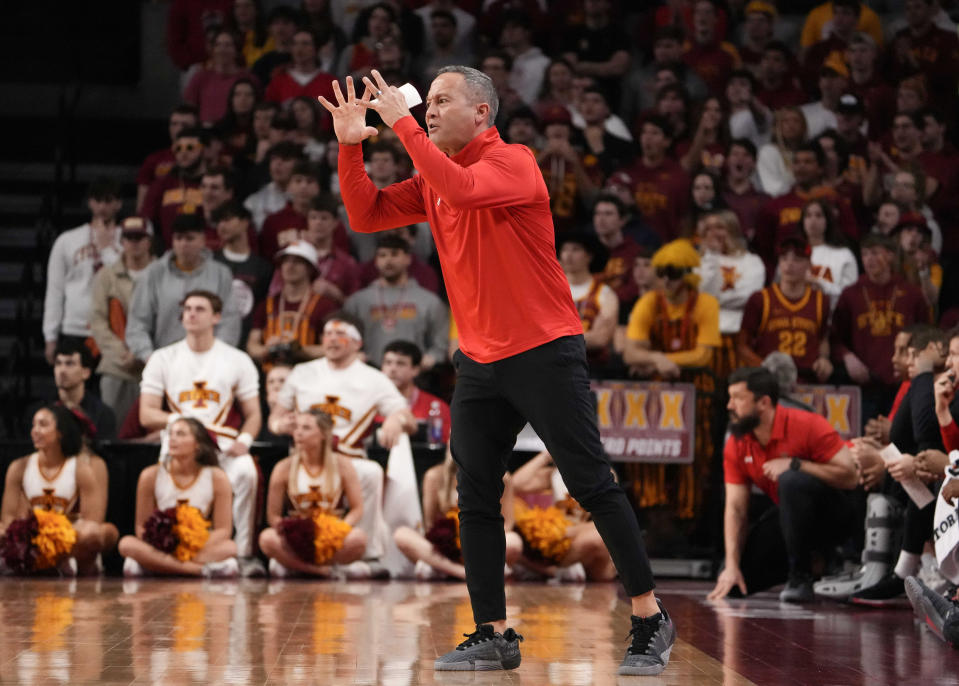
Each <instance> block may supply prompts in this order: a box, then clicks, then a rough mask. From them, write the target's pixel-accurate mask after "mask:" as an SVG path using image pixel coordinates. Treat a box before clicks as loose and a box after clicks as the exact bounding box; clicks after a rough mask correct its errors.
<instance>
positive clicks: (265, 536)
mask: <svg viewBox="0 0 959 686" xmlns="http://www.w3.org/2000/svg"><path fill="white" fill-rule="evenodd" d="M259 543H260V550H262V551H263V553H264V554H265V555H266V556H267V557H275V556H276V550H277V548H278V547H279V538H278V536H277V533H276V531H275V530H273V529H272V528H270V529H264V530H263V531H262V532H261V533H260V537H259Z"/></svg>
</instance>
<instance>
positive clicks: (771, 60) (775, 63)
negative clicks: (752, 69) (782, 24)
mask: <svg viewBox="0 0 959 686" xmlns="http://www.w3.org/2000/svg"><path fill="white" fill-rule="evenodd" d="M788 66H789V65H788V64H787V63H786V57H785V55H783V54H782V53H781V52H780V51H779V50H766V51H765V52H764V53H763V56H762V58H761V59H760V60H759V72H760V74H762V76H763V78H766V79H779V78H780V77H782V76H783V75H784V74H785V73H786V69H787V68H788Z"/></svg>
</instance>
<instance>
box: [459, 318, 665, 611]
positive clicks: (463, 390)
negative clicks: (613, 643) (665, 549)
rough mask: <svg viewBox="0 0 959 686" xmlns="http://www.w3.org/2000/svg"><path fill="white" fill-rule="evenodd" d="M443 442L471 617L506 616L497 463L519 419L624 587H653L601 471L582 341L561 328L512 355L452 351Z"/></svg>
mask: <svg viewBox="0 0 959 686" xmlns="http://www.w3.org/2000/svg"><path fill="white" fill-rule="evenodd" d="M453 364H454V365H455V366H456V370H457V378H456V389H455V391H454V393H453V404H452V406H451V412H452V435H451V436H450V446H451V449H452V453H453V459H454V460H455V461H456V464H457V466H458V468H459V469H458V471H457V482H458V491H459V508H460V515H459V516H460V541H461V543H462V547H463V561H464V563H465V565H466V586H467V589H468V590H469V594H470V601H471V603H472V605H473V618H474V620H475V621H476V623H477V624H483V623H487V622H493V621H496V620H500V619H505V618H506V591H505V588H504V585H503V566H504V564H505V558H506V545H505V539H504V538H503V517H502V513H501V512H500V502H499V501H500V497H501V496H502V494H503V474H504V472H505V471H506V462H507V459H508V458H509V456H510V454H511V453H512V450H513V445H514V444H515V442H516V435H517V434H518V433H519V431H520V429H522V428H523V426H524V425H525V423H526V422H527V421H528V422H529V423H530V424H531V425H532V427H533V429H534V430H535V431H536V433H537V434H538V435H539V437H540V438H541V439H542V440H543V442H544V443H545V444H546V449H547V450H549V453H550V455H552V457H553V461H554V462H555V463H556V466H557V467H558V468H559V471H560V474H562V476H563V481H564V482H565V483H566V486H567V488H569V491H570V495H571V496H573V498H575V499H576V500H577V502H579V504H580V505H582V506H583V508H584V509H586V510H587V511H588V512H589V513H590V514H591V515H592V516H593V521H594V522H595V524H596V528H597V529H598V530H599V533H600V535H601V536H602V537H603V540H604V541H605V542H606V547H607V548H608V549H609V553H610V556H611V557H612V559H613V563H614V564H615V565H616V569H617V571H618V572H619V576H620V579H621V580H622V582H623V586H625V588H626V592H627V593H628V594H629V595H630V596H636V595H641V594H643V593H646V592H647V591H650V590H652V589H653V588H654V586H655V584H654V583H653V574H652V570H651V569H650V566H649V559H648V558H647V556H646V549H645V547H644V545H643V542H642V538H641V534H640V530H639V524H638V522H637V521H636V515H635V513H634V512H633V508H632V506H631V505H630V504H629V501H628V500H627V498H626V494H625V493H624V492H623V489H622V488H620V486H619V485H618V484H617V483H616V482H615V480H614V479H613V476H612V474H611V473H610V465H609V461H608V460H607V458H606V456H605V453H604V451H603V446H602V443H601V442H600V440H599V429H598V428H597V426H596V410H595V407H594V404H593V401H592V397H591V396H590V390H589V374H588V369H587V365H586V345H585V343H584V341H583V337H582V336H565V337H563V338H558V339H556V340H554V341H551V342H549V343H545V344H543V345H541V346H538V347H536V348H533V349H532V350H527V351H526V352H523V353H520V354H518V355H514V356H512V357H508V358H505V359H503V360H498V361H496V362H492V363H489V364H480V363H478V362H475V361H473V360H471V359H470V358H468V357H467V356H466V355H464V354H463V353H461V352H457V353H456V355H454V357H453Z"/></svg>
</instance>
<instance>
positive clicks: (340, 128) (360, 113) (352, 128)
mask: <svg viewBox="0 0 959 686" xmlns="http://www.w3.org/2000/svg"><path fill="white" fill-rule="evenodd" d="M333 95H335V96H336V102H337V103H338V105H333V103H331V102H330V101H329V100H327V99H326V98H324V97H323V96H322V95H321V96H319V97H318V98H317V100H319V101H320V104H321V105H323V107H325V108H326V109H327V111H328V112H329V113H330V114H331V115H332V116H333V132H334V133H336V139H337V140H338V141H339V142H340V143H341V144H342V145H357V144H358V143H362V142H363V141H364V140H366V139H367V138H369V137H370V136H375V135H376V134H377V133H378V132H377V130H376V129H375V128H373V127H372V126H367V125H366V106H367V105H368V104H369V101H370V98H371V97H372V91H371V90H370V89H369V88H367V90H366V92H365V93H363V97H362V98H360V99H359V100H357V98H356V89H355V88H354V87H353V77H352V76H347V77H346V98H344V97H343V91H342V90H340V84H339V82H338V81H334V82H333ZM400 97H402V96H400Z"/></svg>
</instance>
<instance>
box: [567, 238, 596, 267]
mask: <svg viewBox="0 0 959 686" xmlns="http://www.w3.org/2000/svg"><path fill="white" fill-rule="evenodd" d="M590 259H592V255H590V254H589V253H588V252H586V249H585V248H584V247H583V246H582V245H580V244H579V243H574V242H573V241H567V242H566V243H563V247H562V248H560V249H559V264H560V266H561V267H562V268H563V271H564V272H566V273H567V274H579V273H582V272H584V271H589V261H590Z"/></svg>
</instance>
